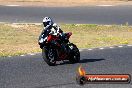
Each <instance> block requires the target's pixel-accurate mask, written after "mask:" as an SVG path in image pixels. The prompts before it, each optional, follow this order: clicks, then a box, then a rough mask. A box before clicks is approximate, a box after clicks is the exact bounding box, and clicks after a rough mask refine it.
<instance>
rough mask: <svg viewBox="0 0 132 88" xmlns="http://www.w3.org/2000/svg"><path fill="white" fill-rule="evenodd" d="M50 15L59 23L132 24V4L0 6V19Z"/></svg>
mask: <svg viewBox="0 0 132 88" xmlns="http://www.w3.org/2000/svg"><path fill="white" fill-rule="evenodd" d="M45 16H50V17H52V18H54V20H55V22H57V23H58V22H59V23H90V24H125V23H127V22H128V23H129V24H132V6H131V5H130V6H129V5H128V6H127V5H122V6H87V7H67V8H66V7H62V8H60V7H24V6H14V7H13V6H0V21H1V22H13V23H18V22H20V23H25V22H33V23H36V22H39V23H41V22H42V18H43V17H45Z"/></svg>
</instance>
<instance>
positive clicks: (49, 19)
mask: <svg viewBox="0 0 132 88" xmlns="http://www.w3.org/2000/svg"><path fill="white" fill-rule="evenodd" d="M52 24H53V21H52V19H51V18H50V17H44V19H43V25H44V27H46V26H47V25H52Z"/></svg>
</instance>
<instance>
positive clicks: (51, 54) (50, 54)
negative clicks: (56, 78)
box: [42, 48, 56, 66]
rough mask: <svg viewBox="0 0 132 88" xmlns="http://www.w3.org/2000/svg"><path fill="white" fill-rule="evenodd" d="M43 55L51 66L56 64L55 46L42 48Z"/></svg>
mask: <svg viewBox="0 0 132 88" xmlns="http://www.w3.org/2000/svg"><path fill="white" fill-rule="evenodd" d="M42 56H43V59H44V61H45V62H46V63H47V64H48V65H49V66H55V65H56V60H55V58H56V54H55V50H54V49H53V48H49V49H45V48H43V49H42Z"/></svg>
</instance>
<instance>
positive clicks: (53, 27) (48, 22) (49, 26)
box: [39, 17, 65, 49]
mask: <svg viewBox="0 0 132 88" xmlns="http://www.w3.org/2000/svg"><path fill="white" fill-rule="evenodd" d="M43 25H44V28H43V31H42V32H41V34H40V36H39V45H40V48H41V49H42V48H43V46H44V43H45V42H46V40H47V37H48V35H49V34H52V35H55V36H59V37H60V39H61V40H62V41H63V39H64V38H65V37H64V35H65V34H64V33H63V31H62V30H61V29H60V27H59V26H58V25H57V24H56V23H54V22H53V20H52V19H51V18H50V17H44V19H43Z"/></svg>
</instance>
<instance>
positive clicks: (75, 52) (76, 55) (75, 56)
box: [69, 43, 80, 63]
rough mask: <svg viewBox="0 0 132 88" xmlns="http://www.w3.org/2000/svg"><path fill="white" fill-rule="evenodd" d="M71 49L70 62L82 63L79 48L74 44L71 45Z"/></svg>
mask: <svg viewBox="0 0 132 88" xmlns="http://www.w3.org/2000/svg"><path fill="white" fill-rule="evenodd" d="M69 48H70V50H71V54H70V58H69V61H70V62H71V63H78V62H79V61H80V52H79V49H78V48H77V46H76V45H75V44H73V43H71V44H70V45H69Z"/></svg>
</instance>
